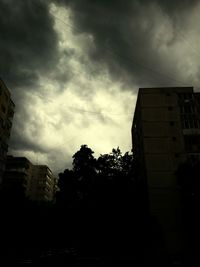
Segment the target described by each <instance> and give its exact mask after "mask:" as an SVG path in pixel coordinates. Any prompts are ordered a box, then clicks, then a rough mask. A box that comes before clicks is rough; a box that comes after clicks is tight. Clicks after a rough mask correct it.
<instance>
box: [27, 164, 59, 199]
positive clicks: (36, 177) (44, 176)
mask: <svg viewBox="0 0 200 267" xmlns="http://www.w3.org/2000/svg"><path fill="white" fill-rule="evenodd" d="M57 182H58V179H57V178H56V176H54V174H53V173H52V171H51V170H50V169H49V168H48V166H46V165H34V166H33V171H32V178H31V183H30V186H29V189H28V195H29V198H30V199H31V200H33V201H54V200H55V194H56V192H57V191H58V187H57Z"/></svg>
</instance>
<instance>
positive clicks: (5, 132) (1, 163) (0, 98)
mask: <svg viewBox="0 0 200 267" xmlns="http://www.w3.org/2000/svg"><path fill="white" fill-rule="evenodd" d="M14 109H15V104H14V103H13V101H12V99H11V95H10V92H9V90H8V88H7V87H6V85H5V83H4V82H3V81H2V80H1V79H0V184H1V183H2V178H3V172H4V170H5V160H6V155H7V151H8V141H9V138H10V133H11V128H12V119H13V116H14Z"/></svg>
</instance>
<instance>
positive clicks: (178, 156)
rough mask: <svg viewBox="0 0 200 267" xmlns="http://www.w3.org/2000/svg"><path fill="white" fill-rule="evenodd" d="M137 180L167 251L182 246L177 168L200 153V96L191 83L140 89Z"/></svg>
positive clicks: (134, 128)
mask: <svg viewBox="0 0 200 267" xmlns="http://www.w3.org/2000/svg"><path fill="white" fill-rule="evenodd" d="M132 146H133V152H134V155H135V158H136V159H137V160H138V162H139V165H140V173H139V178H138V179H139V181H140V182H141V184H143V187H144V188H146V191H147V193H148V205H149V210H150V212H151V214H152V216H153V217H154V218H155V219H156V221H157V222H158V225H159V226H160V227H161V229H162V234H163V239H164V242H165V246H166V248H167V251H168V252H169V253H172V254H173V253H178V252H179V251H180V250H181V249H182V233H181V231H180V229H181V224H182V221H181V202H180V199H181V197H180V191H179V189H178V185H177V177H176V171H177V169H178V167H179V165H180V164H181V163H182V162H184V161H185V160H186V159H188V158H190V159H191V160H192V161H195V160H197V159H199V156H200V94H199V93H195V92H194V91H193V88H192V87H169V88H140V89H139V92H138V97H137V102H136V107H135V114H134V119H133V125H132Z"/></svg>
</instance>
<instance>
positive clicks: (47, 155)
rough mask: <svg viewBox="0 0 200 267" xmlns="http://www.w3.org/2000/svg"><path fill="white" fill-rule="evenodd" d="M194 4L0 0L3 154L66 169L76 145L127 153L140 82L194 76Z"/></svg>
mask: <svg viewBox="0 0 200 267" xmlns="http://www.w3.org/2000/svg"><path fill="white" fill-rule="evenodd" d="M199 14H200V1H195V0H180V1H178V0H174V1H165V0H151V1H150V0H149V1H148V0H143V1H142V0H141V1H139V0H138V1H136V0H135V1H134V0H132V1H131V0H127V1H126V0H123V1H122V0H121V1H120V0H105V1H103V0H60V1H59V0H0V36H1V40H0V60H1V62H0V76H1V78H2V79H3V80H4V82H5V83H6V84H7V86H8V88H9V89H10V91H11V94H12V98H13V100H14V102H15V104H16V110H15V116H14V121H13V128H12V134H11V140H10V149H9V153H10V154H11V153H12V154H13V155H22V156H26V157H28V158H29V159H30V160H31V161H32V162H33V163H42V164H47V165H49V167H50V168H51V169H52V170H54V172H55V173H57V172H59V171H62V170H64V169H65V168H67V167H70V165H71V161H72V155H73V154H74V153H75V152H76V151H77V150H78V149H79V148H80V146H81V145H82V144H87V145H88V146H89V147H91V148H92V149H93V151H95V156H98V155H99V154H100V153H101V154H103V153H109V152H110V151H111V150H112V148H114V147H115V148H116V147H117V146H119V147H120V148H121V150H122V151H123V152H125V151H130V150H131V135H130V131H131V123H132V118H133V112H134V106H135V100H136V95H137V90H138V88H139V87H152V86H194V88H195V89H196V90H198V86H199V81H200V72H199V68H200V50H199V42H200V16H199Z"/></svg>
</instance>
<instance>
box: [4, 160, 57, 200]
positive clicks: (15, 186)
mask: <svg viewBox="0 0 200 267" xmlns="http://www.w3.org/2000/svg"><path fill="white" fill-rule="evenodd" d="M57 182H58V180H57V178H56V177H55V176H54V174H53V173H52V171H51V170H50V169H49V168H48V167H47V166H45V165H33V164H32V163H31V162H30V161H29V160H28V159H27V158H25V157H13V156H7V160H6V169H5V172H4V177H3V189H4V191H6V192H9V191H10V192H12V193H13V192H15V191H16V194H17V193H18V192H17V191H20V192H21V191H22V190H23V193H24V194H25V196H26V197H27V198H29V199H30V200H33V201H38V202H41V201H54V200H55V194H56V192H57V190H58V187H57Z"/></svg>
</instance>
